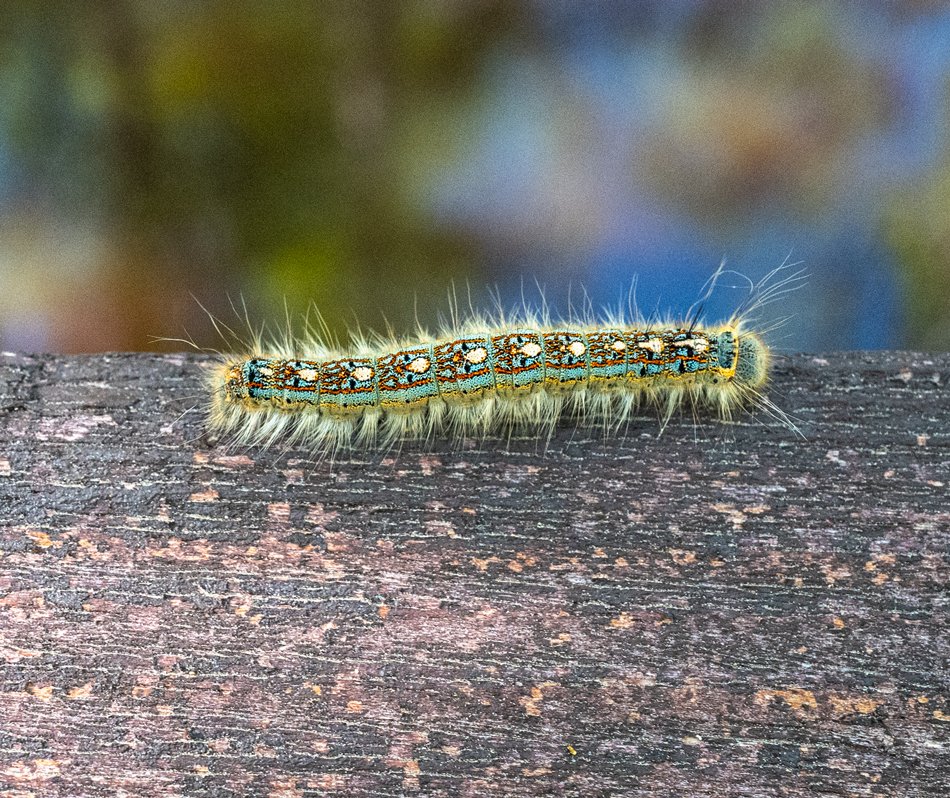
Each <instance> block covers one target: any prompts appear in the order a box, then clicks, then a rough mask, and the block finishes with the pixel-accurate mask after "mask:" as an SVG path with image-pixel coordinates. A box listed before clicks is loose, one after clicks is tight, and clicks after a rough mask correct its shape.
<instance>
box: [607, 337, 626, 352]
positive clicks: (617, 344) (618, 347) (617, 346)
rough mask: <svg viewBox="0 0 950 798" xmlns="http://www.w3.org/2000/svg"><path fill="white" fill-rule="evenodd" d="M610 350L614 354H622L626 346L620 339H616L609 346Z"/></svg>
mask: <svg viewBox="0 0 950 798" xmlns="http://www.w3.org/2000/svg"><path fill="white" fill-rule="evenodd" d="M610 348H611V349H613V350H614V352H623V351H624V350H626V348H627V344H626V343H625V342H624V340H623V339H622V338H618V339H617V340H616V341H614V342H613V343H612V344H611V345H610Z"/></svg>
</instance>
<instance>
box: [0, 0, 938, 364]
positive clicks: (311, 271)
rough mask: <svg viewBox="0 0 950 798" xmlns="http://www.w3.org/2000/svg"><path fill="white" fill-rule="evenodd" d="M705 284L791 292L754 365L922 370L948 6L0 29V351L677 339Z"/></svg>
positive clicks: (362, 12) (933, 344) (510, 6)
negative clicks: (568, 328)
mask: <svg viewBox="0 0 950 798" xmlns="http://www.w3.org/2000/svg"><path fill="white" fill-rule="evenodd" d="M723 259H726V261H727V264H728V266H729V267H730V268H732V269H735V270H736V271H738V272H740V273H742V274H744V275H747V276H748V277H749V278H751V279H753V280H755V279H758V278H760V277H761V276H762V275H764V274H766V273H767V272H768V271H770V270H771V269H773V268H775V267H776V266H778V265H779V264H781V263H783V262H785V261H786V260H789V261H792V262H794V261H801V262H802V264H803V265H804V266H805V267H806V268H807V270H808V272H809V279H808V283H807V285H806V286H805V287H803V288H801V289H800V290H798V291H796V292H794V293H792V294H791V295H789V296H787V297H786V298H784V299H783V301H782V302H780V303H776V305H774V306H773V307H772V308H771V309H770V312H769V313H768V314H766V315H767V320H769V319H770V318H779V317H785V316H791V317H792V320H791V321H790V322H788V323H787V324H786V325H785V326H784V327H783V328H782V329H781V330H780V331H778V333H776V335H775V336H774V339H775V342H776V344H777V345H778V347H779V348H780V349H786V350H806V351H809V350H810V351H817V350H832V349H843V348H878V347H900V348H913V349H950V7H948V5H947V4H946V3H943V2H927V1H926V0H904V1H903V2H902V1H901V0H893V2H887V3H882V2H871V1H870V0H868V1H867V2H854V3H847V4H845V3H832V2H822V3H817V2H772V3H752V2H736V1H735V0H654V1H653V2H650V1H649V0H644V1H643V2H617V1H614V0H598V1H597V2H581V1H580V0H578V2H567V1H566V0H564V1H560V2H555V1H554V0H550V1H548V2H544V1H543V0H406V1H404V2H403V1H400V2H390V0H380V1H379V2H359V1H358V0H356V1H354V2H345V3H340V2H335V1H334V0H326V2H305V1H304V0H300V1H299V2H289V1H288V2H276V3H262V2H251V1H250V0H228V1H227V2H202V3H196V2H193V1H192V0H139V1H134V0H98V1H96V0H87V1H85V2H72V1H69V2H67V1H63V2H56V1H55V0H35V2H29V1H28V0H5V2H4V3H3V13H2V15H0V347H2V348H3V349H6V350H26V351H41V350H52V351H60V352H91V351H101V350H128V349H169V348H172V349H180V348H184V347H183V345H182V344H176V343H160V342H159V343H157V342H155V341H154V338H155V337H161V336H168V337H181V336H185V335H187V336H190V337H192V338H193V339H194V340H195V341H196V342H197V343H198V344H200V345H203V346H217V345H220V339H219V338H218V337H217V335H216V334H215V332H214V330H213V328H212V325H211V323H210V321H209V319H208V317H207V315H206V314H205V312H204V311H203V310H202V309H201V307H200V306H199V304H198V303H199V302H200V303H201V305H203V306H204V307H205V308H207V309H208V310H209V311H210V312H211V313H212V314H214V315H216V316H218V317H221V318H223V319H225V320H226V321H229V322H232V323H234V312H233V310H232V309H231V303H232V302H235V303H238V304H240V303H241V302H242V301H243V302H244V303H245V304H246V305H247V313H248V316H249V317H250V318H251V319H252V320H253V321H255V322H257V321H263V320H266V319H277V320H282V319H283V318H284V314H285V305H286V307H287V309H288V310H289V312H290V313H291V314H295V313H298V312H302V311H304V310H305V309H306V308H307V306H308V305H309V304H310V303H311V302H312V303H315V304H316V305H317V306H318V307H319V309H320V310H321V312H322V313H323V315H324V317H325V318H326V320H327V323H328V324H329V326H330V327H331V328H332V329H333V330H335V331H337V332H338V333H340V334H344V335H345V331H346V329H347V327H348V326H351V325H352V324H353V322H354V319H358V320H359V322H360V324H361V325H363V326H369V327H374V328H380V327H384V326H385V325H386V324H387V323H389V324H391V325H392V327H393V328H395V329H396V330H399V331H404V332H405V331H409V332H411V329H412V327H413V324H414V318H415V317H416V316H418V317H419V318H420V320H422V321H423V322H425V323H433V322H434V321H435V320H436V319H437V317H438V315H439V313H440V312H442V311H444V310H445V309H446V307H447V300H446V297H447V292H448V291H449V289H450V287H451V286H452V285H453V284H454V285H455V286H456V287H457V289H458V290H459V292H460V293H461V294H462V295H464V296H466V297H467V295H468V294H469V293H470V294H471V299H472V302H473V304H474V305H475V306H476V307H481V308H490V307H491V306H492V298H491V295H492V293H493V292H496V293H497V294H498V295H499V296H500V298H501V302H502V304H503V305H505V306H511V305H513V304H516V303H519V302H520V301H521V297H522V295H523V294H524V295H525V296H526V298H527V299H528V301H529V302H535V301H537V298H538V290H537V286H538V285H540V286H543V287H544V290H545V295H546V297H547V301H548V304H549V305H550V306H551V307H552V309H553V310H555V311H558V312H562V313H566V312H567V311H568V307H569V303H570V302H572V301H573V303H574V304H575V305H577V304H579V299H580V297H581V296H582V293H581V289H584V290H586V292H587V296H589V298H590V301H591V302H592V303H593V305H594V306H595V307H600V306H603V305H613V306H616V305H617V304H618V303H619V302H621V301H623V300H625V298H626V296H627V294H628V292H629V290H630V287H631V285H632V283H633V280H634V278H635V277H636V278H637V291H636V296H637V303H638V305H639V307H640V308H641V310H643V311H644V312H645V313H650V312H654V311H659V312H673V313H676V312H679V313H682V312H683V311H684V310H685V309H686V308H687V307H688V306H689V305H690V304H691V302H692V301H693V299H695V298H696V297H697V296H698V295H699V294H700V293H701V289H702V285H703V283H704V282H705V280H706V278H707V277H709V275H710V274H711V273H712V272H713V271H714V270H715V269H716V267H717V266H718V265H719V263H720V261H722V260H723ZM746 292H747V285H746V284H744V283H743V281H742V280H740V279H738V278H734V279H733V278H731V277H730V278H729V279H725V280H724V281H723V285H722V286H721V287H720V290H717V291H716V293H715V294H714V296H713V297H711V299H710V301H709V302H708V303H707V309H708V314H709V315H710V316H712V317H716V316H722V315H727V314H728V313H729V311H730V310H731V309H732V308H733V307H735V306H736V305H737V304H738V303H739V302H740V301H741V300H742V299H743V297H744V296H745V293H746ZM465 301H466V302H467V301H468V300H467V298H466V300H465ZM242 312H243V311H242Z"/></svg>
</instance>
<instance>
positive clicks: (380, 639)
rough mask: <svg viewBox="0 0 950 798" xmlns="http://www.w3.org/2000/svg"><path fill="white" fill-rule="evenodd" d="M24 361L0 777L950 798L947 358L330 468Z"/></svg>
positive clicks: (309, 791) (137, 395)
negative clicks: (713, 405) (606, 429)
mask: <svg viewBox="0 0 950 798" xmlns="http://www.w3.org/2000/svg"><path fill="white" fill-rule="evenodd" d="M206 362H207V361H206V360H204V359H203V358H201V357H198V356H190V355H170V356H153V355H143V354H136V355H97V356H91V357H62V356H14V355H5V356H2V357H0V690H2V711H0V796H2V798H25V797H26V796H42V797H43V798H46V796H54V797H56V798H58V797H59V796H69V797H70V798H77V797H82V796H97V797H98V796H123V795H125V796H136V797H138V796H142V797H143V798H150V797H151V796H163V797H167V796H208V797H209V798H211V797H214V798H225V797H226V796H271V797H272V798H297V797H299V796H336V795H340V796H357V798H362V797H363V796H401V795H430V796H534V795H550V796H674V795H676V796H680V795H682V796H700V797H704V796H710V797H711V796H717V797H718V796H756V798H758V797H759V796H832V795H833V796H917V795H921V796H925V795H933V796H945V795H947V794H948V792H950V786H948V780H950V686H948V685H950V623H948V612H950V591H948V584H950V579H948V576H950V551H948V549H950V502H948V492H950V487H948V486H950V388H948V382H950V355H947V354H941V355H926V356H925V355H915V354H909V353H900V352H883V353H851V354H841V355H825V356H820V357H818V356H805V355H800V356H794V357H791V358H790V359H788V360H787V361H785V362H783V363H781V364H779V367H778V371H777V374H776V379H775V384H774V386H773V389H772V391H771V396H772V398H773V399H774V400H775V401H776V403H777V404H779V405H780V406H781V407H782V408H784V409H785V410H786V411H787V412H789V413H790V414H791V415H793V416H794V417H795V418H796V419H797V420H798V424H799V426H800V427H801V430H802V432H803V433H804V435H805V440H802V439H801V438H798V437H796V436H795V435H793V434H792V433H791V432H790V431H789V430H787V429H784V428H781V427H776V426H767V425H765V424H763V423H762V419H758V420H756V419H750V418H744V419H741V421H740V423H737V424H733V425H728V426H726V425H721V424H718V423H716V422H713V421H702V422H701V423H700V424H699V425H697V424H695V423H694V421H693V419H692V418H684V419H677V420H674V421H673V422H672V423H671V424H670V426H669V427H668V428H667V429H666V431H665V432H664V433H663V435H662V436H659V437H658V435H657V432H658V424H657V422H656V419H654V418H644V419H638V420H636V421H635V422H634V423H633V424H631V426H630V428H629V429H628V430H626V433H625V435H624V436H622V437H618V438H614V439H610V440H604V439H603V436H600V435H597V434H591V433H590V432H585V431H578V430H574V429H572V428H571V427H570V426H565V427H564V429H563V430H562V431H561V433H560V434H559V435H558V436H557V437H556V438H555V439H554V440H553V441H551V443H550V445H549V446H548V447H547V448H546V449H545V447H544V446H539V445H538V444H537V443H536V442H533V441H525V440H516V441H512V442H500V443H497V442H488V443H484V444H481V445H478V446H476V445H474V444H473V445H468V446H463V447H461V448H457V449H453V448H451V447H449V446H444V445H443V446H435V447H432V448H430V450H428V451H420V450H418V449H411V448H409V449H405V450H403V451H402V452H399V453H391V454H388V455H385V456H379V457H367V456H359V457H354V458H351V459H349V460H347V461H345V462H337V463H335V464H329V463H319V462H312V461H311V460H310V459H309V458H308V457H307V455H306V453H304V452H299V451H293V452H273V451H270V452H266V451H245V452H235V451H228V450H227V449H225V448H223V447H221V446H216V445H213V443H212V442H210V441H208V440H206V439H205V438H204V436H203V433H202V420H201V414H200V411H198V410H193V409H191V408H192V406H193V405H194V404H195V403H196V402H199V401H200V394H201V371H202V366H203V364H205V363H206Z"/></svg>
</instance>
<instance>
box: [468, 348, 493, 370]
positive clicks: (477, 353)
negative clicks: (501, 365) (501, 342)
mask: <svg viewBox="0 0 950 798" xmlns="http://www.w3.org/2000/svg"><path fill="white" fill-rule="evenodd" d="M487 357H488V350H487V349H485V347H484V346H478V347H476V348H475V349H473V350H471V351H470V352H466V353H465V359H466V360H467V361H468V362H469V363H473V364H475V365H478V364H479V363H484V362H485V358H487Z"/></svg>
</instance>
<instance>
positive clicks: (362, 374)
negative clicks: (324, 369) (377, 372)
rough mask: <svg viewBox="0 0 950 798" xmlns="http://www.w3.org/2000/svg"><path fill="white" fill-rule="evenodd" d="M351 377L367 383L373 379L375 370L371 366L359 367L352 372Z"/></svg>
mask: <svg viewBox="0 0 950 798" xmlns="http://www.w3.org/2000/svg"><path fill="white" fill-rule="evenodd" d="M350 376H351V377H352V378H353V379H354V380H359V381H360V382H366V381H367V380H371V379H373V370H372V369H371V368H370V367H369V366H357V367H356V368H355V369H353V371H351V372H350Z"/></svg>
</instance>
